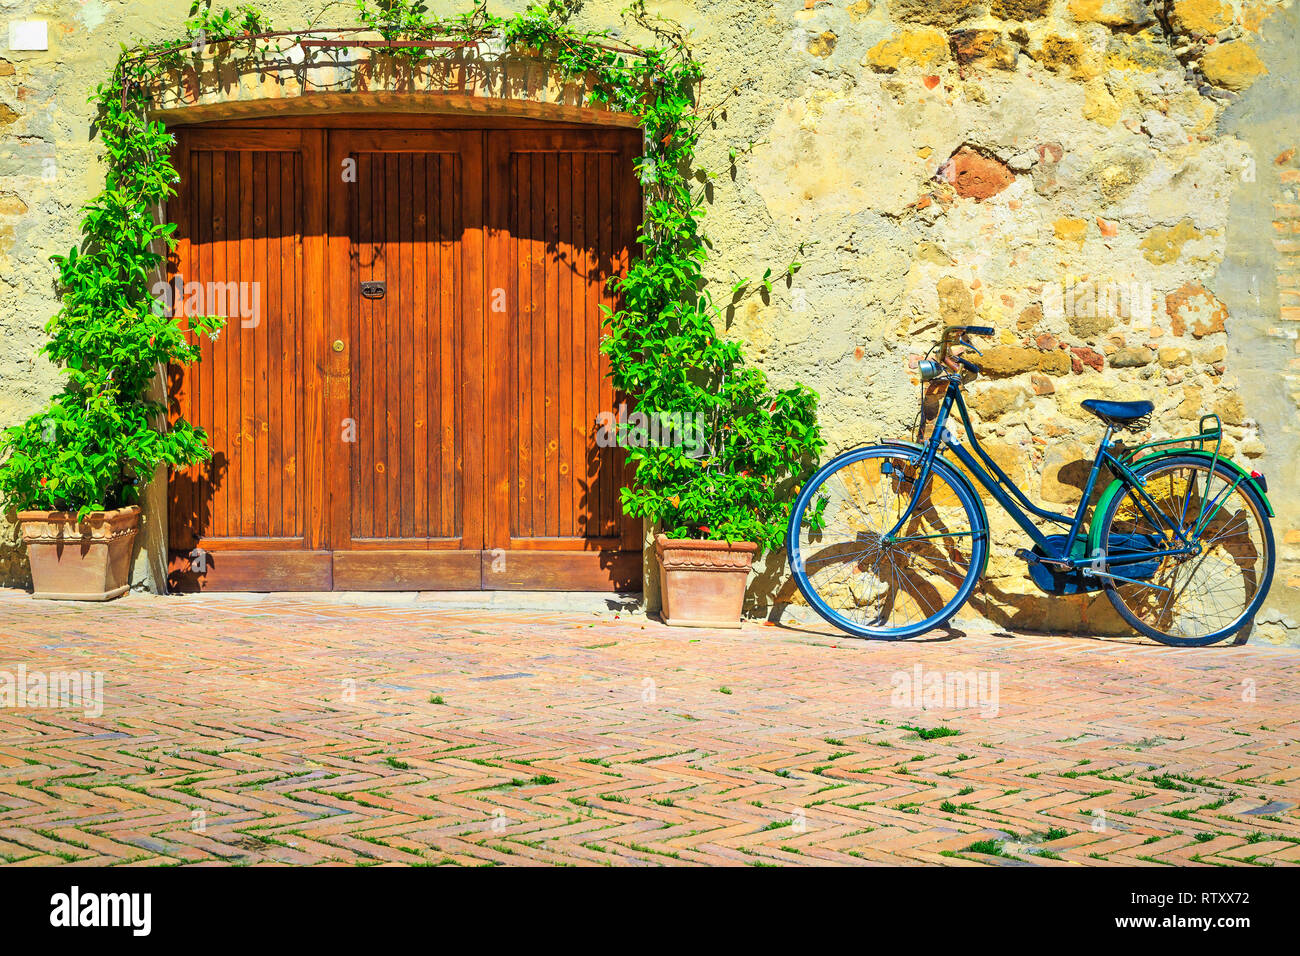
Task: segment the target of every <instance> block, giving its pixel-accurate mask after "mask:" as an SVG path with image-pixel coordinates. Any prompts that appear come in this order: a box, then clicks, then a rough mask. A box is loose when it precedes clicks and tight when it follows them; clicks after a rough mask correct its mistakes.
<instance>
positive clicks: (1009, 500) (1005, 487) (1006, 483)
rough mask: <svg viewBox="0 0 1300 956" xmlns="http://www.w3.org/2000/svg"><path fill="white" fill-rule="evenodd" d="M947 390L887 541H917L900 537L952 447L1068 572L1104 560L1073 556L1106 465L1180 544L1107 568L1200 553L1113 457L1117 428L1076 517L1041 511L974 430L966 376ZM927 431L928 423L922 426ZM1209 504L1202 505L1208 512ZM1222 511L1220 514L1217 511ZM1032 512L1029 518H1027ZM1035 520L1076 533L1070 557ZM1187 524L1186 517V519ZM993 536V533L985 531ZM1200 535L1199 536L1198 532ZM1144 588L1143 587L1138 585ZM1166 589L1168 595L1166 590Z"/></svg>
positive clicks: (950, 381) (1109, 561)
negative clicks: (958, 432)
mask: <svg viewBox="0 0 1300 956" xmlns="http://www.w3.org/2000/svg"><path fill="white" fill-rule="evenodd" d="M945 379H946V381H947V388H946V390H945V392H944V396H943V402H942V404H941V405H940V406H939V412H938V414H937V415H936V416H935V419H934V425H933V427H932V428H931V431H930V437H929V439H928V440H927V441H926V442H925V443H924V446H923V451H922V455H921V463H920V471H919V472H918V474H917V477H916V483H915V490H914V491H913V492H912V498H911V501H909V502H908V505H907V507H906V508H905V509H904V510H903V513H902V514H901V515H900V516H899V519H898V521H897V523H896V524H895V525H894V527H893V528H892V529H891V530H890V532H889V533H888V534H887V535H886V536H885V540H887V541H907V540H912V539H911V538H910V537H909V536H906V535H904V536H902V537H899V532H900V531H901V530H902V529H903V526H904V525H905V524H906V523H907V520H908V518H910V517H911V515H912V512H913V510H914V509H915V508H916V505H917V501H918V499H919V497H920V495H921V490H922V489H923V488H924V487H925V484H926V482H927V480H928V479H929V476H930V471H931V469H932V468H933V465H934V459H935V458H936V457H937V456H938V455H940V454H941V453H942V452H943V450H944V447H945V446H946V447H947V448H948V450H950V451H951V452H952V454H953V456H954V457H955V458H956V459H957V460H958V461H959V462H961V464H962V466H963V467H964V468H965V469H966V470H967V471H968V472H969V473H970V474H971V475H973V476H974V477H975V480H976V481H978V482H979V483H980V485H982V486H983V487H984V489H985V490H986V491H987V492H988V493H989V494H990V495H992V496H993V500H994V501H996V502H997V503H998V504H999V505H1000V506H1001V508H1002V510H1003V511H1005V512H1006V513H1007V514H1008V515H1010V516H1011V519H1012V520H1013V521H1015V523H1016V524H1017V525H1019V526H1020V528H1021V529H1022V530H1023V531H1024V532H1025V534H1027V535H1029V537H1030V539H1031V540H1032V541H1033V542H1034V544H1035V545H1037V546H1038V548H1039V550H1040V551H1042V553H1043V556H1045V557H1046V559H1047V560H1049V561H1051V562H1052V563H1054V564H1057V565H1059V566H1061V567H1062V568H1064V569H1066V570H1079V569H1088V570H1090V571H1094V572H1095V573H1101V572H1096V567H1097V564H1098V563H1099V562H1100V560H1101V558H1100V557H1099V556H1095V555H1094V556H1090V555H1087V554H1086V553H1085V555H1084V556H1082V557H1076V556H1075V555H1074V554H1073V551H1074V545H1075V542H1077V541H1081V540H1082V541H1084V542H1085V552H1086V541H1087V533H1086V532H1085V531H1084V522H1085V519H1086V517H1087V513H1088V504H1089V501H1090V500H1091V498H1092V493H1093V490H1094V489H1095V488H1096V485H1097V478H1098V476H1099V475H1100V474H1101V469H1102V466H1103V465H1104V466H1106V467H1107V468H1109V469H1110V470H1111V472H1112V473H1113V474H1114V475H1116V476H1117V477H1118V478H1119V480H1120V481H1121V482H1123V483H1124V484H1125V485H1126V486H1127V487H1128V488H1130V489H1131V490H1133V491H1135V492H1136V497H1135V499H1134V500H1135V503H1136V505H1137V507H1138V508H1139V509H1140V510H1141V511H1142V513H1143V515H1144V516H1145V517H1146V518H1147V519H1148V520H1149V521H1151V522H1152V526H1153V527H1155V528H1162V529H1163V530H1164V531H1165V533H1166V534H1165V537H1166V542H1165V543H1166V544H1172V545H1175V546H1174V547H1166V548H1165V549H1163V550H1143V551H1133V552H1124V553H1120V554H1114V555H1107V556H1106V557H1105V562H1106V565H1107V566H1108V567H1109V566H1112V565H1120V566H1123V565H1128V564H1137V563H1140V562H1143V561H1149V560H1150V559H1152V558H1163V557H1166V556H1170V555H1185V554H1194V553H1196V552H1197V550H1198V546H1197V545H1196V544H1194V543H1193V542H1192V541H1189V540H1188V537H1187V535H1186V534H1185V533H1184V532H1183V528H1182V525H1181V523H1180V524H1179V525H1178V526H1174V524H1173V523H1172V522H1171V521H1169V520H1167V519H1166V518H1165V516H1164V515H1163V513H1162V512H1161V510H1160V507H1159V506H1158V505H1157V504H1156V503H1155V501H1154V500H1153V499H1152V498H1151V496H1150V495H1148V494H1147V492H1146V489H1145V488H1144V487H1143V482H1142V479H1141V478H1139V477H1138V476H1137V475H1136V474H1135V473H1134V472H1133V470H1132V469H1131V468H1130V467H1129V466H1128V465H1127V464H1126V463H1125V462H1124V461H1122V460H1121V459H1119V458H1117V457H1115V456H1114V455H1112V454H1111V452H1110V444H1111V436H1112V435H1113V434H1114V428H1112V427H1111V426H1109V425H1107V426H1106V432H1105V435H1104V436H1103V437H1102V440H1101V444H1100V445H1099V446H1098V448H1097V454H1096V457H1095V458H1094V459H1093V463H1092V470H1091V471H1089V473H1088V481H1087V483H1086V484H1085V485H1084V489H1083V497H1082V499H1081V500H1080V502H1079V507H1078V509H1077V510H1076V511H1075V513H1074V515H1073V517H1071V516H1070V515H1065V514H1061V513H1059V512H1055V511H1049V510H1048V509H1046V508H1040V507H1038V506H1037V505H1035V504H1034V503H1033V502H1032V501H1030V500H1029V498H1028V497H1027V496H1026V495H1025V493H1024V492H1023V491H1021V490H1020V488H1019V487H1018V486H1017V485H1016V483H1015V482H1014V481H1012V480H1011V478H1010V477H1009V476H1008V475H1007V474H1006V472H1004V471H1003V470H1002V469H1001V468H1000V467H999V466H998V464H997V462H995V461H994V460H993V459H992V458H991V457H990V456H989V454H988V453H987V452H986V451H985V450H984V449H983V448H982V447H981V446H980V443H979V439H978V438H977V437H976V436H975V429H974V427H973V426H972V425H971V420H970V413H969V412H968V411H967V410H966V403H965V401H964V400H963V399H962V396H961V377H960V375H957V374H953V375H948V376H945ZM954 406H956V409H957V414H958V415H959V416H960V418H961V422H962V425H963V427H964V430H965V432H966V439H967V440H968V441H969V442H970V446H971V447H972V448H973V449H975V452H976V455H978V456H979V458H978V460H977V459H976V457H975V455H972V454H971V453H970V452H969V451H967V450H966V449H965V448H964V447H963V446H962V444H961V441H960V439H957V440H954V439H953V437H952V435H951V432H950V429H949V427H948V425H949V419H950V416H951V414H952V410H953V407H954ZM922 428H924V424H922ZM1204 508H1205V504H1204V503H1202V512H1203V511H1204ZM1216 510H1217V509H1216ZM1026 512H1028V513H1026ZM1030 515H1033V516H1034V517H1036V518H1039V519H1041V520H1043V521H1050V522H1052V523H1054V524H1060V525H1069V527H1070V533H1069V536H1068V537H1067V538H1066V544H1065V547H1064V553H1062V554H1059V555H1057V554H1053V551H1054V547H1053V545H1052V544H1051V543H1050V542H1049V541H1048V539H1047V536H1046V535H1044V534H1043V533H1042V531H1040V530H1039V528H1038V526H1037V525H1036V524H1035V523H1034V521H1033V520H1032V519H1031V518H1030ZM1183 518H1184V519H1185V518H1186V516H1185V515H1184V516H1183ZM1203 520H1204V515H1203V514H1202V516H1201V520H1199V521H1198V523H1197V527H1198V528H1199V526H1200V524H1201V523H1203ZM984 530H985V531H986V532H987V529H984ZM1193 534H1195V531H1194V532H1193ZM916 537H918V538H921V537H929V536H927V535H918V536H916ZM1107 576H1108V577H1112V578H1118V579H1119V580H1130V579H1127V578H1123V577H1122V576H1120V575H1117V574H1109V575H1107ZM1137 583H1141V582H1137ZM1161 590H1164V589H1163V588H1161Z"/></svg>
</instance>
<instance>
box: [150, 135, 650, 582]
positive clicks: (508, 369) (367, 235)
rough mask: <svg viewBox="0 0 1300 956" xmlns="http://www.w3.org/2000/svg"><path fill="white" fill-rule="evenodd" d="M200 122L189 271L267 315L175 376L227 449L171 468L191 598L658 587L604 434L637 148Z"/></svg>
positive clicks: (231, 330) (632, 220)
mask: <svg viewBox="0 0 1300 956" xmlns="http://www.w3.org/2000/svg"><path fill="white" fill-rule="evenodd" d="M304 122H305V121H304ZM178 132H179V145H178V150H177V168H178V170H179V171H180V173H181V183H180V187H179V189H180V195H179V196H178V198H177V199H176V200H175V201H174V202H173V203H172V204H171V215H172V219H173V221H174V222H176V223H177V224H178V231H177V234H178V237H179V245H178V248H177V251H176V254H175V256H174V257H173V259H172V262H171V263H170V270H171V275H172V277H173V279H174V280H176V281H177V282H178V283H179V288H180V289H181V290H182V293H183V290H184V289H186V288H187V287H188V286H189V285H190V284H191V283H194V284H197V286H199V287H200V288H203V289H207V288H209V287H213V288H216V289H217V290H228V288H230V287H229V286H228V284H230V283H233V284H234V285H233V288H234V289H235V295H236V298H238V295H239V290H242V289H244V288H246V287H247V288H249V289H256V290H257V292H256V295H254V296H250V297H249V298H250V299H256V301H257V310H258V316H250V317H247V320H245V317H242V316H241V315H239V314H236V315H234V316H233V317H232V318H231V320H230V323H229V325H228V327H227V328H226V329H225V330H224V331H223V332H222V333H221V334H220V335H219V336H218V337H217V338H216V339H215V340H209V339H206V338H205V339H204V340H203V342H202V352H203V358H202V361H201V362H200V363H198V364H197V365H196V366H193V367H191V368H190V369H188V370H186V371H185V372H184V373H183V374H182V373H181V372H180V371H179V370H173V374H172V378H171V381H170V383H169V385H170V389H171V396H172V401H173V409H174V412H175V413H176V414H183V415H185V416H186V417H187V418H188V419H189V420H191V421H193V422H195V423H196V424H199V425H201V426H203V427H204V428H205V429H207V431H208V434H209V440H210V442H211V444H212V447H213V450H214V455H213V460H212V461H211V462H210V463H208V464H206V465H204V466H201V467H198V468H192V469H188V470H186V471H181V472H177V473H175V474H173V475H172V477H171V483H170V487H169V494H170V506H169V519H170V530H169V540H170V545H171V551H172V566H171V571H172V574H171V578H170V581H171V584H172V586H173V587H175V588H179V589H191V588H205V589H216V590H328V589H330V588H334V589H339V590H352V589H355V590H385V589H400V590H424V589H430V590H435V589H453V590H460V589H474V588H518V589H532V588H538V589H562V590H563V589H601V590H613V589H619V590H623V589H630V590H635V589H638V588H639V587H640V581H641V536H640V523H639V522H634V521H628V520H626V519H624V518H623V517H622V512H621V508H620V507H619V504H618V491H619V488H620V486H621V485H622V484H623V483H624V482H625V481H626V479H627V477H628V476H627V474H626V473H625V466H624V461H623V456H622V454H621V453H620V452H618V451H617V450H616V449H614V448H602V447H600V445H599V444H598V442H597V416H598V415H599V414H600V413H601V412H616V411H617V408H618V402H617V401H616V396H615V395H614V393H613V390H612V388H611V385H610V382H609V379H608V377H607V371H608V366H607V363H606V360H605V358H604V357H603V356H602V355H601V353H600V351H599V342H600V336H601V320H602V315H601V311H600V309H601V306H602V305H603V306H607V307H613V306H615V305H616V302H615V300H614V298H613V296H612V293H610V292H609V290H608V288H607V283H606V280H607V279H608V278H609V277H610V276H612V275H615V274H617V273H619V272H621V271H622V270H624V269H626V268H627V265H628V263H629V261H630V257H631V255H632V249H633V247H634V242H635V238H636V226H637V223H638V222H639V221H640V202H641V196H640V190H639V187H638V185H637V183H636V180H635V177H634V175H633V169H632V161H633V157H634V156H635V154H636V151H637V148H638V134H636V133H635V132H629V131H626V130H620V131H613V130H611V131H591V130H578V129H565V130H556V129H541V128H536V129H528V130H511V131H484V130H482V129H472V130H471V129H461V130H456V129H439V130H434V129H422V130H402V129H379V128H376V129H372V130H365V129H345V128H338V129H336V128H331V129H328V130H326V129H307V128H304V129H298V130H294V129H283V128H279V127H278V126H277V129H275V130H270V129H265V128H261V127H250V126H246V125H240V124H234V125H230V126H227V127H226V128H224V129H212V128H202V129H184V130H179V131H178ZM176 304H177V308H176V314H177V315H178V317H180V321H182V322H184V315H186V314H194V312H193V311H192V310H190V301H189V300H188V299H187V298H186V297H185V295H184V294H181V295H178V296H177V303H176ZM205 304H210V303H206V302H205V301H202V300H200V301H198V302H196V303H194V308H195V309H198V311H200V312H205V313H209V312H212V311H213V310H212V309H209V308H203V307H202V306H204V305H205ZM187 310H190V311H188V312H187Z"/></svg>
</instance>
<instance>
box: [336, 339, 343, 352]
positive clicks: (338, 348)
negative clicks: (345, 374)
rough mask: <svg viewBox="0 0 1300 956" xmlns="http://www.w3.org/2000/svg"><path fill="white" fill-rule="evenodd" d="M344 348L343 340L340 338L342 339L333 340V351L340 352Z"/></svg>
mask: <svg viewBox="0 0 1300 956" xmlns="http://www.w3.org/2000/svg"><path fill="white" fill-rule="evenodd" d="M344 348H346V346H345V345H344V344H343V340H342V339H335V340H334V351H335V352H342V351H343V349H344Z"/></svg>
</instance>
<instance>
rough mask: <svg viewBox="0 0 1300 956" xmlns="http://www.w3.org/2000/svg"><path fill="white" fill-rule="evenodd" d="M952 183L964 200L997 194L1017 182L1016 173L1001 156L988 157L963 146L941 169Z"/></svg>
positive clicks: (940, 173)
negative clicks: (999, 157) (998, 157)
mask: <svg viewBox="0 0 1300 956" xmlns="http://www.w3.org/2000/svg"><path fill="white" fill-rule="evenodd" d="M939 175H941V176H942V177H943V178H944V179H946V180H947V181H948V182H950V183H952V186H953V188H954V189H955V190H956V191H957V195H958V196H961V197H962V198H964V199H976V200H980V199H988V198H989V197H991V196H996V195H997V194H998V193H1000V192H1002V190H1004V189H1006V188H1007V187H1008V186H1010V185H1011V184H1012V183H1013V182H1015V179H1016V174H1015V173H1013V172H1012V171H1011V170H1010V169H1009V168H1008V167H1007V165H1006V163H1004V162H1002V161H1001V160H1000V159H997V158H996V157H993V156H985V155H984V154H983V153H981V152H978V151H977V150H974V149H971V148H970V147H969V146H963V147H962V148H961V149H959V150H957V152H955V153H953V154H952V158H950V159H949V160H948V162H947V163H946V164H945V165H944V167H943V168H942V169H941V170H939Z"/></svg>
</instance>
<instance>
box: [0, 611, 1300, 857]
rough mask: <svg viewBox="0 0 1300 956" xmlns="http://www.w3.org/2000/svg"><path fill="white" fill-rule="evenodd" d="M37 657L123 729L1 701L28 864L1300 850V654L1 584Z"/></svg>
mask: <svg viewBox="0 0 1300 956" xmlns="http://www.w3.org/2000/svg"><path fill="white" fill-rule="evenodd" d="M19 664H22V665H25V667H26V668H27V670H28V672H29V673H30V672H35V671H53V670H73V669H75V670H90V671H102V672H103V674H104V682H105V683H104V709H103V714H102V715H101V716H98V717H94V716H89V717H88V716H84V715H83V714H82V713H81V712H80V711H79V710H68V709H62V710H51V709H44V710H34V709H17V708H14V707H5V708H0V857H2V858H3V859H4V860H5V861H7V862H9V863H11V864H21V865H33V864H61V863H63V862H65V861H66V862H80V863H91V864H113V863H132V864H141V865H146V864H159V863H174V862H187V863H188V862H198V861H226V862H252V863H257V862H284V863H319V862H327V861H337V862H342V863H362V864H371V863H390V862H391V863H440V862H452V863H461V864H483V863H568V864H609V863H616V862H618V863H632V864H670V865H671V864H690V863H723V864H754V865H759V864H763V865H792V864H800V863H813V862H817V863H842V864H857V863H915V862H924V863H945V864H954V865H972V864H1018V863H1022V862H1030V863H1034V864H1037V865H1042V866H1068V865H1071V864H1085V865H1106V864H1132V863H1164V864H1188V863H1198V862H1199V863H1207V864H1248V863H1254V864H1262V865H1273V864H1288V863H1292V864H1293V863H1296V862H1297V861H1300V814H1298V813H1297V802H1298V801H1300V743H1297V737H1298V736H1300V703H1298V702H1297V701H1298V697H1300V695H1298V694H1297V691H1298V690H1300V676H1298V675H1297V664H1300V653H1297V652H1296V651H1294V650H1289V651H1288V650H1278V649H1272V648H1263V647H1251V646H1246V647H1217V648H1208V649H1203V650H1174V649H1168V648H1162V647H1157V646H1153V645H1150V644H1146V643H1144V642H1140V641H1137V640H1136V639H1135V640H1133V641H1116V640H1092V639H1087V638H1060V639H1058V638H1049V637H1033V636H1025V635H1009V634H999V633H990V634H979V633H968V634H957V635H953V636H950V637H949V636H941V637H940V638H939V639H935V640H921V641H913V642H908V643H902V644H887V643H863V642H859V641H853V640H848V639H836V638H834V637H830V636H826V635H817V634H810V633H807V632H801V631H796V630H786V629H782V628H778V627H771V626H755V627H752V628H751V627H747V628H746V629H744V630H741V631H731V632H706V631H686V630H671V629H668V628H665V627H663V626H661V625H658V624H656V623H653V622H651V623H647V622H645V621H643V620H642V619H640V618H635V617H634V618H630V619H629V618H627V617H626V616H625V617H624V618H622V619H620V620H614V619H612V617H611V616H606V617H598V616H596V615H585V616H583V615H571V616H556V615H546V616H540V615H538V614H536V613H533V614H522V613H512V612H505V611H500V610H494V611H490V612H483V611H470V610H435V609H432V608H422V607H419V606H418V605H408V606H396V607H355V606H337V605H330V604H325V603H316V602H307V601H275V602H264V603H248V602H235V601H231V600H230V599H214V598H197V597H188V598H170V599H159V598H148V597H140V596H132V597H130V598H128V599H125V600H122V601H119V602H116V603H113V604H110V605H107V606H86V605H69V604H62V605H53V604H47V603H39V602H33V601H31V600H29V599H28V598H26V596H24V595H21V594H17V593H14V592H4V593H0V670H4V671H9V672H11V673H13V672H15V671H16V668H17V667H18V665H19ZM917 666H919V667H920V668H921V671H920V674H921V683H922V688H924V687H925V681H926V677H927V675H936V674H937V675H956V674H957V673H959V672H974V676H975V677H977V678H983V679H984V680H985V684H984V690H985V692H986V694H985V696H984V697H983V698H982V700H983V703H984V704H985V705H986V706H985V708H984V712H985V715H981V711H980V709H979V708H970V707H966V708H959V707H954V706H951V705H953V704H960V703H963V702H962V701H960V700H956V699H951V698H950V699H949V700H947V701H946V703H948V704H949V705H950V706H947V707H944V706H936V707H934V708H932V709H928V710H925V711H922V710H919V709H917V708H916V707H909V706H906V705H907V704H908V703H909V701H908V700H907V699H905V697H904V691H905V690H906V689H907V687H908V684H907V683H906V681H914V679H915V676H916V674H917V671H916V670H915V668H916V667H917ZM994 676H996V678H997V682H998V683H997V698H996V709H997V713H996V716H993V715H992V714H991V710H992V704H993V699H992V691H993V686H992V684H991V679H992V678H993V677H994ZM953 690H954V692H955V690H956V685H955V684H954V686H953ZM916 702H918V703H922V702H924V701H923V700H922V701H916ZM970 702H973V701H970ZM932 703H935V704H938V705H942V704H944V703H945V701H944V700H942V699H940V700H934V701H932ZM918 730H920V731H921V732H922V733H919V734H918V732H917V731H918ZM936 731H938V733H935V732H936ZM942 733H947V734H948V736H940V735H939V734H942ZM993 854H1000V855H993Z"/></svg>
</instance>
